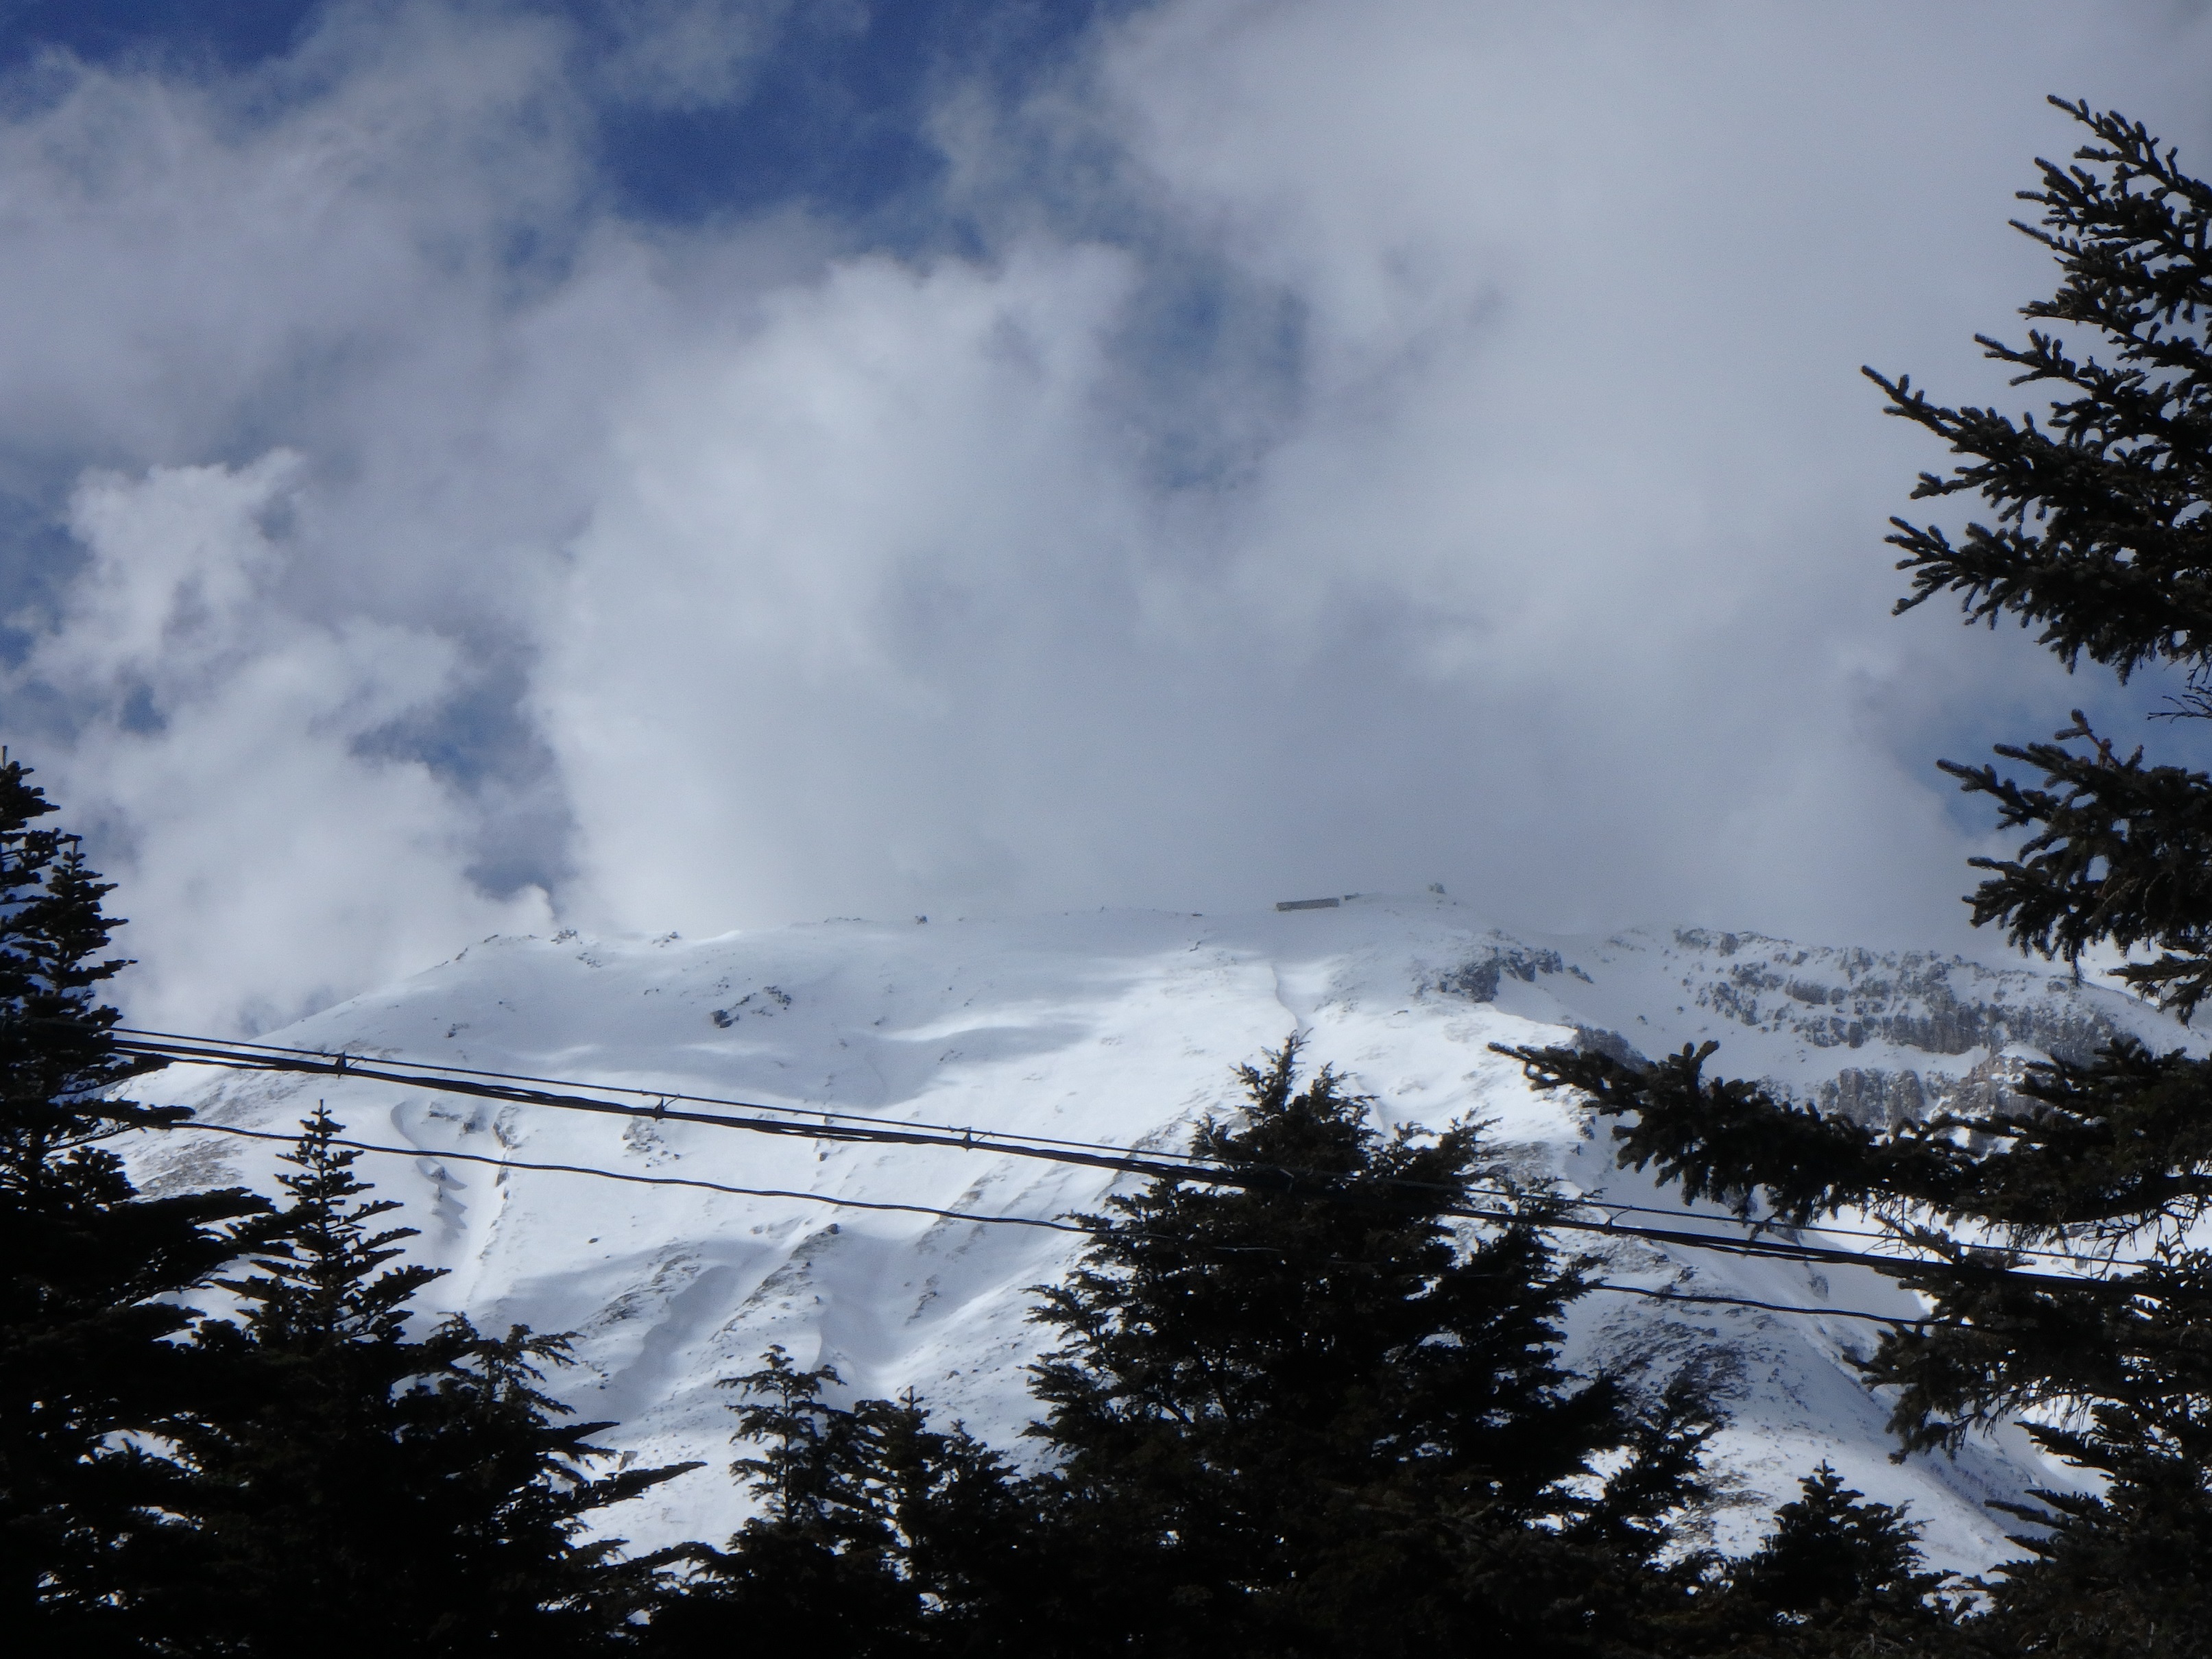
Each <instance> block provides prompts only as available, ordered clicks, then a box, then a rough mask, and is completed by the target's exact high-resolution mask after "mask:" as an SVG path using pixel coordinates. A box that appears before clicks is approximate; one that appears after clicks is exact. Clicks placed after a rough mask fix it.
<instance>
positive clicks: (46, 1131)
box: [0, 752, 268, 1655]
mask: <svg viewBox="0 0 2212 1659" xmlns="http://www.w3.org/2000/svg"><path fill="white" fill-rule="evenodd" d="M52 811H54V808H53V806H52V804H51V803H49V802H48V801H47V800H46V797H45V795H44V793H42V792H41V791H40V790H39V789H38V788H37V787H34V786H33V784H32V783H31V782H30V781H29V772H28V769H27V768H25V767H24V766H23V764H22V763H21V762H19V761H11V760H7V759H6V758H5V757H4V752H0V1631H4V1632H7V1636H6V1640H7V1642H8V1643H9V1645H10V1647H11V1648H12V1649H13V1650H15V1651H16V1652H21V1653H47V1652H52V1653H70V1654H82V1655H91V1654H98V1653H103V1652H132V1651H147V1650H151V1649H150V1647H149V1645H148V1644H151V1643H153V1642H154V1641H155V1639H156V1637H157V1635H158V1632H156V1631H155V1629H154V1628H153V1627H152V1626H151V1625H150V1623H149V1619H148V1617H147V1616H146V1614H145V1612H144V1602H145V1598H146V1595H148V1593H149V1589H150V1588H152V1587H154V1586H157V1585H158V1584H159V1583H161V1582H162V1581H163V1580H164V1579H165V1578H166V1577H167V1576H168V1575H170V1574H171V1573H173V1572H174V1571H178V1570H179V1563H178V1561H177V1559H176V1557H177V1552H178V1550H179V1548H180V1547H184V1546H185V1545H187V1544H188V1543H189V1534H188V1529H186V1528H184V1527H183V1526H182V1525H181V1523H180V1522H179V1520H178V1518H177V1517H178V1511H179V1508H180V1507H181V1506H182V1505H183V1498H182V1496H181V1494H182V1490H183V1486H184V1485H185V1473H184V1471H183V1470H182V1469H181V1468H179V1466H178V1464H177V1463H176V1462H175V1461H174V1460H173V1458H172V1457H171V1456H170V1455H168V1454H167V1437H168V1436H170V1435H172V1434H173V1433H174V1432H175V1431H177V1430H178V1429H179V1426H180V1425H182V1424H185V1423H187V1422H189V1421H191V1420H192V1419H194V1418H195V1417H196V1416H197V1415H198V1414H200V1413H204V1411H205V1410H207V1409H209V1408H210V1407H211V1406H212V1405H213V1404H215V1403H216V1402H217V1401H219V1400H220V1398H221V1396H222V1391H223V1390H222V1383H221V1381H220V1379H219V1378H217V1377H216V1376H215V1375H214V1374H213V1373H212V1371H211V1369H210V1367H209V1366H207V1365H206V1364H204V1363H203V1362H202V1357H201V1356H199V1355H197V1353H195V1352H193V1350H192V1349H191V1346H190V1345H187V1344H179V1343H177V1342H174V1341H172V1340H170V1339H172V1338H173V1337H175V1336H176V1335H177V1334H179V1332H181V1331H183V1330H184V1329H185V1328H186V1327H187V1326H188V1325H189V1324H190V1323H191V1318H192V1314H191V1309H190V1308H189V1307H188V1306H186V1305H185V1304H184V1303H182V1302H180V1301H179V1300H177V1299H176V1298H178V1297H182V1296H185V1295H186V1294H187V1293H189V1292H190V1291H192V1290H194V1289H195V1288H196V1287H199V1286H202V1285H205V1284H206V1282H207V1281H208V1279H209V1278H210V1275H211V1274H213V1273H216V1271H218V1270H219V1269H220V1268H221V1267H222V1265H223V1264H224V1263H225V1262H227V1261H230V1260H232V1259H233V1258H234V1256H235V1255H237V1253H238V1250H239V1249H240V1244H241V1242H242V1240H241V1237H240V1235H239V1234H238V1233H237V1232H236V1231H234V1229H233V1228H231V1227H229V1226H226V1225H222V1224H225V1223H234V1222H238V1221H240V1220H241V1219H243V1218H251V1217H252V1216H254V1215H255V1214H257V1212H264V1211H266V1210H267V1208H268V1206H267V1204H266V1203H265V1202H264V1200H260V1199H258V1198H256V1197H255V1196H253V1195H252V1194H249V1193H246V1192H243V1191H228V1192H217V1193H194V1194H182V1195H177V1196H170V1197H162V1198H147V1197H143V1196H141V1195H140V1194H138V1193H137V1191H136V1189H135V1188H133V1187H132V1185H131V1181H130V1179H129V1177H128V1176H126V1175H125V1171H124V1168H123V1164H122V1162H121V1160H120V1159H119V1158H117V1157H116V1156H115V1154H114V1153H113V1152H112V1150H110V1149H109V1148H108V1147H106V1146H104V1145H103V1144H102V1143H104V1142H106V1141H108V1140H110V1139H113V1138H114V1137H115V1136H117V1135H119V1134H122V1133H127V1132H129V1131H131V1130H134V1129H140V1128H148V1127H161V1126H163V1125H166V1124H169V1123H173V1122H175V1121H179V1120H180V1119H182V1118H184V1117H185V1116H188V1115H189V1114H187V1113H185V1112H182V1111H180V1110H176V1109H163V1108H154V1107H147V1106H142V1105H138V1104H136V1103H132V1102H130V1101H127V1100H124V1099H121V1098H118V1097H115V1096H114V1095H113V1094H112V1092H110V1091H113V1090H114V1089H115V1088H117V1087H118V1085H123V1084H125V1083H127V1082H128V1081H129V1080H130V1079H131V1078H132V1077H134V1076H136V1075H137V1073H139V1071H140V1070H141V1069H142V1068H141V1067H140V1066H138V1064H137V1063H136V1062H135V1061H132V1060H129V1059H127V1058H125V1056H123V1055H121V1054H118V1052H117V1050H116V1048H115V1046H114V1042H113V1038H112V1028H113V1027H114V1025H115V1024H116V1020H117V1015H116V1012H115V1011H114V1010H113V1009H112V1008H110V1007H106V1006H102V1005H100V1003H99V1002H98V1001H97V1000H96V999H97V992H98V987H100V985H101V984H103V983H104V982H105V981H107V980H109V979H111V978H112V977H113V976H114V975H115V974H116V973H118V971H120V970H121V969H123V968H124V967H125V966H127V965H128V964H127V963H125V962H123V961H122V960H120V959H118V958H116V957H108V956H106V955H105V954H103V953H104V952H105V951H106V947H107V945H108V941H109V938H110V936H111V934H112V932H113V930H114V929H115V928H117V927H120V926H121V925H122V924H121V922H120V921H118V920H117V919H116V918H113V917H111V916H108V915H106V913H105V910H104V908H103V903H102V902H103V901H104V900H105V898H106V896H107V894H108V893H109V892H111V891H112V885H111V884H107V883H105V882H103V881H101V880H100V878H99V877H98V875H97V874H96V873H95V872H93V871H92V870H91V869H89V868H88V866H87V865H86V863H85V860H84V856H83V853H82V848H81V847H80V845H79V843H78V842H77V840H76V837H75V836H69V835H66V834H64V833H63V832H61V831H59V830H56V829H48V828H45V827H42V826H40V824H39V823H38V821H39V820H40V819H41V818H43V817H46V816H48V815H49V814H51V813H52Z"/></svg>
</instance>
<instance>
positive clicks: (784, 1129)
mask: <svg viewBox="0 0 2212 1659" xmlns="http://www.w3.org/2000/svg"><path fill="white" fill-rule="evenodd" d="M112 1035H113V1036H114V1037H115V1038H116V1039H117V1042H116V1046H117V1047H118V1048H121V1049H123V1050H125V1052H128V1053H132V1054H143V1055H145V1056H147V1057H149V1058H161V1059H164V1060H170V1061H179V1062H183V1063H186V1064H197V1065H204V1066H221V1067H225V1068H228V1069H234V1070H257V1071H258V1070H268V1071H301V1072H310V1073H325V1074H329V1075H333V1076H341V1077H343V1076H352V1077H367V1078H372V1079H376V1080H379V1081H386V1082H397V1083H402V1084H404V1085H407V1086H410V1087H416V1088H424V1089H432V1090H442V1091H445V1092H451V1093H462V1094H472V1095H478V1096H482V1097H490V1098H497V1099H507V1100H515V1101H520V1102H523V1103H529V1104H536V1105H563V1106H568V1107H570V1108H571V1109H586V1110H588V1109H592V1107H591V1106H589V1105H586V1104H585V1102H586V1101H587V1100H588V1099H589V1097H583V1096H575V1095H566V1094H564V1095H563V1096H562V1097H560V1098H559V1099H557V1100H556V1098H554V1097H551V1096H550V1095H546V1094H543V1093H540V1092H538V1089H542V1090H558V1091H570V1090H577V1089H584V1088H590V1089H593V1090H599V1091H605V1092H606V1093H609V1094H616V1095H630V1096H635V1097H639V1098H641V1099H646V1100H651V1101H653V1102H655V1103H656V1104H655V1106H654V1108H653V1110H652V1112H651V1113H650V1115H652V1116H654V1117H657V1118H669V1117H672V1118H676V1119H678V1120H679V1121H690V1122H702V1123H708V1124H712V1125H714V1127H744V1128H748V1129H752V1130H755V1131H757V1132H761V1133H786V1134H795V1135H800V1136H804V1137H805V1138H807V1139H834V1140H847V1141H877V1142H882V1141H893V1142H895V1143H897V1144H906V1145H924V1146H954V1145H957V1146H959V1147H960V1148H961V1149H962V1150H963V1151H992V1152H1011V1153H1012V1154H1014V1155H1015V1156H1019V1157H1031V1158H1040V1157H1049V1156H1050V1155H1049V1154H1048V1153H1045V1152H1040V1151H1038V1150H1036V1149H1039V1148H1045V1147H1057V1148H1060V1149H1062V1150H1064V1151H1066V1152H1074V1153H1079V1154H1097V1157H1096V1158H1084V1157H1078V1158H1066V1159H1054V1160H1053V1161H1055V1162H1068V1163H1088V1164H1094V1165H1098V1166H1101V1167H1107V1168H1113V1169H1117V1170H1125V1171H1127V1172H1129V1173H1142V1174H1147V1175H1152V1176H1156V1177H1158V1176H1166V1175H1168V1174H1169V1171H1168V1170H1165V1169H1164V1168H1162V1167H1161V1166H1163V1165H1168V1164H1173V1165H1176V1166H1179V1167H1181V1168H1182V1169H1185V1170H1189V1171H1190V1172H1191V1173H1192V1178H1194V1179H1199V1180H1211V1179H1214V1178H1215V1176H1212V1175H1211V1174H1208V1173H1206V1172H1208V1171H1214V1170H1218V1168H1219V1166H1218V1165H1217V1164H1212V1162H1210V1161H1208V1160H1207V1159H1206V1158H1204V1157H1203V1156H1202V1155H1201V1154H1199V1153H1195V1152H1173V1151H1156V1150H1146V1151H1143V1152H1139V1150H1138V1149H1136V1148H1133V1147H1128V1146H1115V1145H1112V1144H1110V1143H1109V1142H1104V1141H1096V1140H1073V1139H1062V1138H1060V1137H1056V1136H1051V1135H1030V1134H1022V1135H1014V1134H1010V1133H1005V1132H1002V1131H998V1130H990V1129H976V1128H974V1127H963V1126H960V1125H956V1124H949V1123H935V1122H929V1121H918V1122H917V1121H911V1120H909V1121H906V1122H905V1123H904V1124H903V1125H902V1126H901V1128H900V1129H898V1130H890V1129H887V1128H886V1127H885V1125H884V1121H883V1120H882V1119H880V1118H875V1117H868V1116H864V1115H860V1114H857V1113H852V1112H839V1111H836V1110H834V1109H829V1108H827V1107H812V1106H792V1105H784V1104H777V1103H763V1102H760V1101H751V1100H737V1099H732V1098H729V1097H723V1096H716V1095H695V1094H688V1093H684V1092H682V1091H667V1090H658V1089H647V1088H641V1087H638V1086H635V1085H625V1084H610V1083H592V1084H583V1083H579V1082H577V1081H575V1080H574V1079H565V1078H549V1077H539V1076H535V1075H532V1074H531V1073H515V1072H493V1071H483V1070H477V1069H473V1068H471V1067H467V1066H447V1065H445V1064H443V1063H442V1062H439V1061H432V1060H399V1059H393V1058H388V1057H378V1058H376V1059H374V1060H366V1061H364V1060H359V1059H356V1057H355V1056H353V1055H351V1054H349V1053H347V1052H345V1051H343V1050H340V1051H339V1052H338V1053H337V1054H331V1053H329V1052H328V1051H326V1050H324V1049H318V1048H285V1047H281V1046H279V1045H277V1044H274V1043H260V1042H232V1041H228V1040H226V1039H222V1038H217V1037H203V1036H193V1035H191V1034H189V1033H184V1032H175V1031H152V1030H138V1029H136V1028H133V1027H128V1026H118V1027H116V1028H114V1030H113V1032H112ZM259 1056H268V1057H269V1058H267V1059H266V1060H263V1059H260V1058H258V1057H259ZM394 1069H396V1070H398V1071H402V1072H404V1073H414V1074H417V1075H410V1076H391V1075H386V1073H388V1072H390V1071H392V1070H394ZM433 1077H439V1078H457V1079H470V1080H473V1081H476V1082H479V1083H482V1084H484V1085H502V1084H505V1085H537V1088H535V1089H533V1090H532V1091H529V1092H527V1093H513V1092H509V1091H506V1090H502V1089H499V1088H497V1087H484V1088H471V1087H463V1086H459V1085H455V1086H453V1087H450V1088H447V1087H445V1085H441V1084H439V1083H437V1082H435V1081H433V1080H432V1079H433ZM678 1101H683V1102H687V1103H690V1104H692V1105H701V1106H723V1107H732V1108H735V1109H738V1110H740V1111H745V1112H765V1113H775V1114H782V1115H787V1116H789V1117H791V1118H793V1119H794V1120H805V1121H804V1123H803V1124H802V1123H799V1122H793V1123H792V1124H790V1125H778V1124H775V1123H772V1122H770V1123H763V1122H758V1121H749V1122H746V1123H744V1124H742V1125H732V1124H730V1123H728V1122H726V1121H724V1120H723V1119H721V1118H720V1117H708V1116H702V1115H696V1114H687V1113H684V1112H681V1111H671V1110H669V1109H668V1108H670V1107H671V1106H673V1105H674V1104H675V1103H677V1102H678ZM599 1109H607V1110H617V1111H618V1110H620V1109H621V1108H619V1107H617V1106H614V1105H612V1104H611V1103H599ZM817 1124H818V1125H820V1126H821V1127H818V1128H817V1127H816V1126H817ZM1133 1159H1135V1160H1140V1164H1141V1167H1139V1164H1131V1163H1130V1162H1129V1160H1133ZM1107 1160H1110V1162H1109V1161H1107ZM1276 1173H1278V1174H1279V1175H1280V1176H1283V1177H1285V1178H1287V1179H1291V1180H1295V1179H1297V1178H1299V1177H1306V1178H1310V1179H1314V1180H1317V1181H1321V1182H1327V1181H1328V1180H1329V1179H1330V1177H1329V1176H1328V1175H1327V1174H1326V1173H1325V1172H1322V1171H1316V1170H1287V1169H1285V1170H1278V1171H1277V1172H1276ZM1386 1180H1387V1182H1388V1184H1390V1185H1394V1186H1401V1187H1406V1188H1419V1189H1422V1190H1426V1191H1432V1192H1443V1191H1452V1192H1462V1191H1473V1192H1477V1193H1480V1194H1483V1195H1485V1196H1488V1197H1495V1198H1498V1199H1502V1200H1506V1201H1508V1202H1511V1201H1513V1200H1516V1199H1517V1198H1519V1197H1520V1196H1521V1194H1516V1193H1515V1192H1513V1191H1511V1190H1510V1189H1508V1188H1498V1187H1492V1186H1488V1185H1486V1184H1485V1183H1482V1182H1468V1183H1467V1184H1466V1185H1465V1186H1452V1187H1446V1186H1444V1185H1443V1184H1442V1183H1438V1182H1425V1181H1416V1180H1413V1179H1411V1178H1410V1177H1405V1176H1393V1177H1387V1178H1386ZM1242 1184H1248V1185H1250V1184H1257V1183H1253V1182H1245V1183H1242ZM1568 1201H1569V1202H1570V1203H1571V1205H1573V1206H1577V1207H1584V1208H1589V1209H1594V1210H1601V1211H1604V1212H1608V1213H1611V1214H1613V1215H1615V1216H1618V1215H1624V1214H1635V1215H1650V1216H1659V1217H1662V1218H1667V1219H1668V1220H1672V1221H1686V1220H1695V1221H1710V1222H1717V1223H1718V1224H1720V1225H1723V1226H1736V1227H1748V1228H1750V1229H1751V1230H1752V1236H1753V1238H1754V1239H1759V1238H1763V1237H1765V1236H1766V1235H1767V1234H1768V1233H1769V1232H1770V1231H1789V1232H1791V1233H1796V1232H1797V1231H1816V1232H1819V1233H1820V1234H1822V1235H1823V1236H1825V1237H1832V1238H1837V1237H1840V1238H1863V1239H1869V1240H1873V1241H1875V1242H1877V1243H1895V1242H1896V1240H1895V1238H1894V1236H1893V1235H1892V1234H1889V1233H1886V1232H1880V1231H1874V1230H1872V1229H1869V1228H1861V1227H1838V1226H1827V1225H1822V1226H1817V1227H1813V1228H1809V1229H1803V1230H1800V1229H1797V1228H1795V1227H1790V1228H1786V1229H1785V1228H1784V1226H1783V1225H1782V1224H1779V1223H1776V1222H1772V1221H1762V1220H1758V1219H1754V1218H1747V1217H1744V1216H1741V1215H1733V1214H1724V1215H1723V1214H1714V1213H1711V1212H1706V1211H1702V1210H1694V1209H1691V1208H1689V1207H1688V1206H1680V1207H1677V1208H1672V1209H1665V1208H1660V1207H1658V1206H1653V1205H1648V1204H1630V1203H1626V1202H1618V1201H1615V1200H1609V1199H1606V1198H1604V1197H1601V1196H1595V1195H1588V1194H1585V1195H1583V1196H1581V1197H1578V1198H1576V1199H1572V1200H1568ZM1815 1248H1817V1247H1815ZM2003 1248H2004V1249H2006V1251H2007V1253H2008V1254H2009V1255H2015V1256H2018V1257H2021V1258H2026V1259H2032V1260H2040V1261H2061V1262H2066V1263H2069V1264H2070V1265H2077V1266H2079V1265H2097V1266H2106V1267H2110V1266H2134V1267H2142V1266H2145V1265H2148V1264H2146V1263H2142V1262H2138V1261H2127V1260H2113V1259H2108V1258H2106V1257H2104V1256H2098V1255H2087V1256H2085V1255H2078V1254H2075V1253H2072V1252H2069V1251H2063V1250H2051V1249H2034V1248H2032V1247H2027V1246H2006V1247H2003ZM1884 1259H1885V1260H1895V1259H1897V1258H1884Z"/></svg>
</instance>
